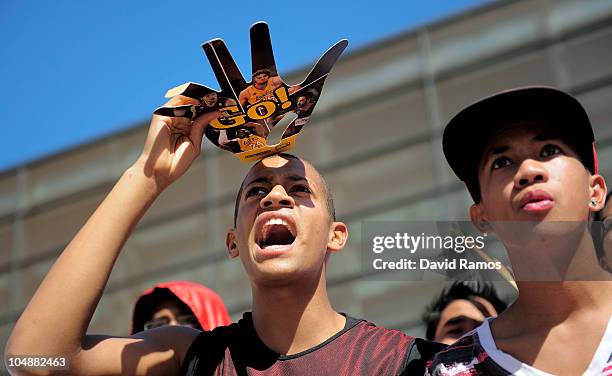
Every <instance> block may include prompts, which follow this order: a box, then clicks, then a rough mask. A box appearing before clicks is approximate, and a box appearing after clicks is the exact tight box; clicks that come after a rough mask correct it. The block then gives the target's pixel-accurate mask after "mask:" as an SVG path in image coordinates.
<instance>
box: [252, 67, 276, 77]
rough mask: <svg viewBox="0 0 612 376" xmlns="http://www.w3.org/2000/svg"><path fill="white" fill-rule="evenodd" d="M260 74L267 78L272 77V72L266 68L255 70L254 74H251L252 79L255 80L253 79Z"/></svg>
mask: <svg viewBox="0 0 612 376" xmlns="http://www.w3.org/2000/svg"><path fill="white" fill-rule="evenodd" d="M260 74H265V75H266V76H268V77H272V71H271V70H269V69H266V68H264V69H258V70H256V71H255V72H253V76H252V77H253V78H255V77H257V76H259V75H260Z"/></svg>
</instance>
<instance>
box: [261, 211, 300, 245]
mask: <svg viewBox="0 0 612 376" xmlns="http://www.w3.org/2000/svg"><path fill="white" fill-rule="evenodd" d="M295 238H296V231H295V229H294V227H293V226H292V225H291V224H290V222H289V221H287V220H285V219H283V218H278V217H273V218H270V219H268V220H266V221H265V222H264V223H263V225H261V227H260V229H259V231H258V232H257V237H256V243H257V245H258V246H259V247H260V248H261V249H266V248H276V247H284V246H288V245H291V244H293V242H294V241H295Z"/></svg>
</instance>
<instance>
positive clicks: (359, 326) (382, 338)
mask: <svg viewBox="0 0 612 376" xmlns="http://www.w3.org/2000/svg"><path fill="white" fill-rule="evenodd" d="M347 320H348V323H349V325H351V326H352V327H353V328H352V330H353V331H354V332H355V335H356V336H357V337H362V338H364V339H368V340H374V341H376V342H385V343H393V344H394V345H395V346H403V347H408V346H410V345H411V343H412V341H413V340H414V337H411V336H409V335H407V334H405V333H404V332H402V331H400V330H396V329H387V328H384V327H382V326H378V325H376V324H374V323H372V322H369V321H367V320H363V319H355V318H352V317H347Z"/></svg>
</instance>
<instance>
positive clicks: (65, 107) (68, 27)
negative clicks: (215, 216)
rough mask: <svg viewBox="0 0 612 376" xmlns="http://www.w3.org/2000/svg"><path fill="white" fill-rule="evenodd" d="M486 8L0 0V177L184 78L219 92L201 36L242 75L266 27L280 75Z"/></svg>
mask: <svg viewBox="0 0 612 376" xmlns="http://www.w3.org/2000/svg"><path fill="white" fill-rule="evenodd" d="M485 2H486V1H485V0H445V1H441V0H440V1H437V0H436V1H434V0H432V1H427V2H421V1H396V2H390V1H375V2H374V1H372V2H363V4H362V3H360V2H359V1H345V0H341V1H319V0H313V1H294V2H280V1H265V2H255V1H248V2H236V1H233V2H227V3H225V4H233V6H229V7H227V6H224V2H222V1H183V2H169V1H166V2H161V1H144V0H142V1H116V0H111V1H96V2H94V1H81V2H77V1H67V0H66V1H63V0H58V1H38V2H34V1H4V2H3V3H2V5H0V42H1V43H2V49H3V53H2V59H0V71H1V72H2V73H1V77H2V89H3V90H2V92H1V94H0V109H1V111H2V112H1V113H2V117H3V123H4V124H3V126H2V129H4V130H5V142H4V145H5V146H4V150H3V151H2V153H1V154H0V171H5V170H7V169H11V168H13V167H15V166H17V165H20V164H23V163H26V162H28V161H32V160H36V159H40V158H43V157H45V156H48V155H51V154H54V153H57V152H60V151H62V150H65V149H67V148H71V147H74V146H76V145H79V144H81V143H83V142H88V141H91V140H94V139H96V138H99V137H102V136H104V135H108V134H110V133H113V132H116V131H118V130H121V129H125V128H129V127H133V126H135V125H136V124H139V123H141V122H142V121H144V120H145V119H148V118H149V117H150V114H151V112H152V111H153V110H154V109H155V108H156V107H158V106H160V105H161V104H163V103H164V98H163V95H164V93H165V91H166V90H167V89H169V88H170V87H173V86H176V85H178V84H181V83H183V82H186V81H195V82H199V83H202V84H205V85H208V86H210V87H213V88H217V87H218V85H217V82H216V80H215V79H214V76H213V74H212V71H211V69H210V67H209V65H208V62H207V60H206V59H205V57H204V53H203V51H202V49H201V48H200V45H201V44H202V43H203V42H205V41H207V40H210V39H213V38H217V37H219V38H222V39H224V40H225V42H226V43H227V45H228V47H229V49H230V51H231V52H232V54H233V55H234V58H235V59H236V61H237V62H238V65H239V66H240V68H241V70H242V71H243V73H244V72H247V73H248V72H250V57H249V56H250V49H249V27H250V26H251V24H253V23H254V22H256V21H259V20H263V21H266V22H268V24H269V25H270V34H271V37H272V43H273V46H274V51H275V57H276V63H277V68H278V71H279V73H280V74H281V75H283V73H287V72H289V71H292V70H294V69H296V68H299V67H302V66H304V65H309V64H311V63H313V62H314V61H315V60H316V59H317V58H318V57H319V56H320V55H321V54H322V53H323V52H324V51H325V50H326V49H327V48H328V47H330V46H331V45H332V44H333V43H334V42H336V41H337V40H339V39H341V38H347V39H348V40H349V43H350V44H349V48H348V50H347V52H350V51H352V50H355V49H358V48H360V47H363V46H365V45H368V44H371V43H374V42H376V41H378V40H380V39H383V38H385V37H388V36H392V35H394V34H397V33H399V32H402V31H405V30H410V29H413V28H415V27H416V26H419V25H423V24H426V23H429V22H432V21H435V20H439V19H441V18H444V17H447V16H449V15H452V14H455V13H457V12H461V11H463V10H465V9H468V8H473V7H476V6H478V5H480V4H483V3H485ZM179 4H180V5H179ZM143 142H144V140H143Z"/></svg>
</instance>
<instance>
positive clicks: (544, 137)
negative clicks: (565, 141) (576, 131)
mask: <svg viewBox="0 0 612 376" xmlns="http://www.w3.org/2000/svg"><path fill="white" fill-rule="evenodd" d="M531 140H532V141H549V140H561V137H560V136H559V135H558V134H556V133H554V132H542V133H539V134H537V135H535V136H534V137H533V138H532V139H531ZM508 150H510V146H508V145H501V146H498V147H495V148H492V149H491V151H490V152H488V153H487V156H491V155H496V154H502V153H504V152H507V151H508Z"/></svg>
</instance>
